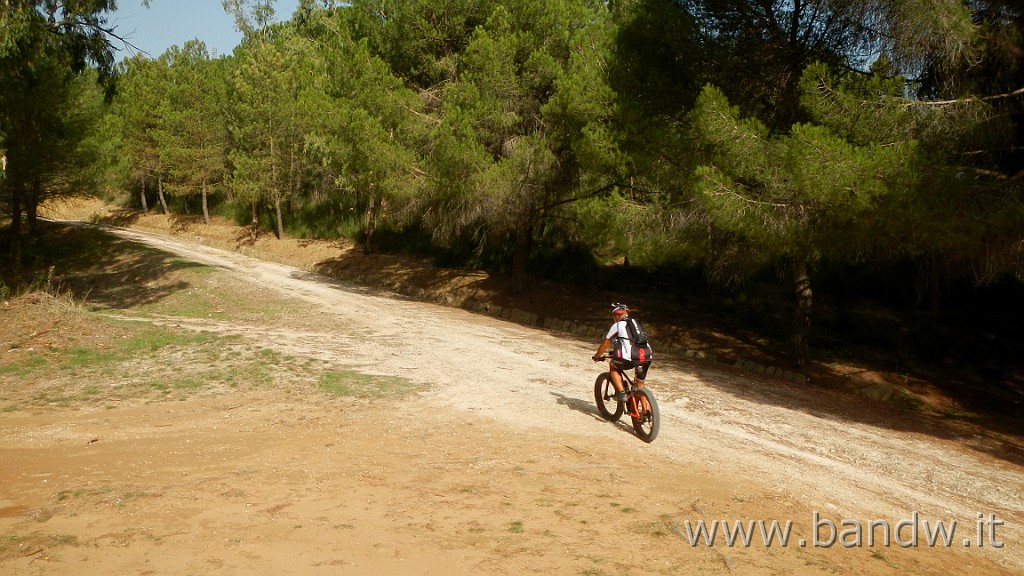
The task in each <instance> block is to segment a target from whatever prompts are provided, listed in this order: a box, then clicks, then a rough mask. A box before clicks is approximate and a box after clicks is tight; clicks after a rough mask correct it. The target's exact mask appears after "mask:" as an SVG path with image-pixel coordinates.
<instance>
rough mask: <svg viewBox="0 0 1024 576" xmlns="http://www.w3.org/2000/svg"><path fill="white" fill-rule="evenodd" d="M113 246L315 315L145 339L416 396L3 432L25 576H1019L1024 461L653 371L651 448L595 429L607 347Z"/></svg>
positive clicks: (223, 264) (4, 424)
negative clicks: (248, 353) (379, 384)
mask: <svg viewBox="0 0 1024 576" xmlns="http://www.w3.org/2000/svg"><path fill="white" fill-rule="evenodd" d="M118 234H120V235H122V236H124V237H126V238H130V239H132V240H135V241H138V242H143V243H146V244H149V245H151V246H153V247H155V248H158V249H160V250H164V251H167V252H171V253H174V254H178V255H180V256H182V257H184V258H187V259H190V260H193V261H196V262H201V263H203V264H207V265H209V266H212V267H215V268H217V269H219V270H220V272H218V274H223V275H226V276H227V277H231V278H234V279H236V280H244V282H245V283H246V285H247V286H249V288H248V289H247V290H246V292H245V293H243V294H240V295H239V297H240V298H261V297H263V295H269V294H273V295H274V297H275V298H285V299H288V300H289V301H292V302H294V303H295V305H296V309H297V310H301V313H299V314H295V315H292V316H290V317H288V318H286V319H285V320H280V319H276V320H274V321H268V322H266V323H262V322H255V321H254V322H252V323H245V324H239V323H230V322H224V321H216V320H206V319H194V318H184V317H151V318H147V319H146V321H151V322H156V323H167V324H173V325H175V326H181V327H185V328H190V329H194V330H197V331H207V332H213V333H218V334H233V335H238V336H240V337H242V338H244V339H246V340H248V341H252V342H254V343H255V344H257V345H258V346H260V347H263V348H267V349H272V350H274V351H276V352H279V353H282V354H288V355H292V356H294V357H297V358H311V359H316V360H319V361H326V362H329V363H331V364H332V365H336V366H337V367H338V368H351V369H355V370H359V371H361V372H364V373H367V374H375V375H386V376H401V377H403V378H405V379H408V380H409V381H411V382H414V383H418V384H421V385H422V386H423V389H422V390H423V391H422V392H421V393H419V394H417V395H416V396H415V397H413V398H412V399H407V400H402V401H399V402H395V403H392V402H386V401H361V400H345V399H336V398H327V397H324V396H305V395H302V394H298V393H296V391H294V390H290V389H289V387H288V385H287V382H280V383H278V385H277V386H275V387H273V388H269V389H265V390H261V391H259V392H251V391H250V392H231V391H227V392H224V393H222V394H219V395H216V396H213V397H196V398H192V399H188V400H183V401H178V402H164V403H151V404H142V405H134V406H128V407H123V408H118V409H108V410H103V411H71V410H66V411H58V412H46V413H41V414H22V413H12V414H6V415H0V440H2V449H0V455H2V459H3V465H2V470H0V535H7V538H8V540H9V543H8V545H7V547H6V549H7V550H8V553H7V554H6V556H2V557H0V572H3V573H5V574H61V573H66V572H70V571H73V572H74V573H76V574H103V573H119V574H128V573H137V574H195V573H200V572H202V573H208V572H212V573H217V574H318V573H323V574H349V573H351V574H461V573H467V574H468V573H474V574H525V573H534V572H546V573H552V574H650V573H654V574H679V573H700V574H705V573H706V574H835V573H841V574H889V573H897V572H898V573H904V574H947V573H950V571H953V572H954V573H963V574H999V573H1005V574H1016V573H1024V549H1022V545H1024V537H1022V536H1024V532H1022V525H1024V502H1022V495H1021V494H1022V488H1024V469H1022V467H1021V466H1019V465H1017V464H1015V463H1014V462H1015V461H1019V458H1007V457H1006V454H1003V453H1001V452H1000V451H1002V450H1019V448H1018V447H1017V446H1010V445H1002V446H996V447H994V448H993V451H992V453H986V452H984V451H980V450H977V449H973V448H965V447H964V445H963V443H962V442H961V439H959V438H957V437H955V436H953V435H952V433H951V432H949V431H947V430H944V429H941V428H928V429H925V427H923V426H919V425H917V424H916V423H914V422H907V421H905V420H904V419H903V418H904V416H903V415H901V413H900V412H899V411H898V410H896V409H892V410H886V409H884V407H883V408H882V409H880V410H868V409H865V408H864V406H863V405H862V403H860V402H857V401H855V400H851V398H850V397H848V396H842V395H840V394H838V393H836V394H833V393H831V392H828V391H826V390H815V389H813V388H807V387H799V386H796V385H793V384H791V383H788V382H784V381H781V380H775V379H771V378H768V377H765V376H760V375H759V376H754V375H751V374H744V373H742V372H740V371H737V370H732V369H730V368H726V367H721V366H708V365H702V364H693V363H688V362H687V361H684V360H683V359H679V358H673V357H671V356H670V355H667V354H660V355H659V354H658V351H657V347H656V346H655V353H656V361H655V365H654V368H653V369H652V372H651V375H650V380H649V382H650V384H651V386H652V388H653V390H654V391H655V393H656V394H657V398H658V400H659V402H660V405H661V414H662V418H663V421H662V425H661V434H660V436H659V437H658V438H657V440H656V441H655V442H654V443H652V444H649V445H648V444H644V443H642V442H641V441H639V440H638V439H637V438H636V437H635V436H634V435H633V434H632V432H631V430H630V428H629V427H628V425H627V424H625V423H621V424H618V425H616V424H610V423H607V422H604V421H602V420H601V419H600V418H599V417H598V415H597V412H596V410H595V409H594V406H593V400H592V397H591V394H592V390H591V386H592V382H593V380H594V377H595V376H596V374H597V373H598V372H599V371H600V366H599V365H595V364H593V363H592V362H591V361H590V355H591V354H592V353H593V350H594V348H595V347H596V344H597V343H596V342H585V341H580V340H577V339H573V338H570V337H567V336H566V335H564V334H557V333H552V332H547V331H543V330H538V329H534V328H529V327H523V326H519V325H516V324H512V323H509V322H505V321H502V320H498V319H494V318H490V317H485V316H480V315H473V314H471V313H469V312H466V311H464V310H460V309H455V308H448V307H443V306H438V305H433V304H426V303H422V302H416V301H411V300H408V299H403V298H400V297H397V296H395V295H391V294H385V293H374V292H373V291H368V290H366V289H362V288H357V287H354V286H345V285H343V284H342V283H340V282H338V281H334V280H329V279H326V278H324V277H319V276H316V275H313V274H310V273H307V272H303V271H300V270H297V269H294V268H290V267H287V266H283V265H279V264H274V263H268V262H265V261H261V260H256V259H252V258H248V257H245V256H242V255H240V254H238V253H234V252H229V251H223V250H218V249H215V248H210V247H207V246H203V245H200V244H196V243H192V242H188V241H186V240H184V239H182V238H179V237H173V236H163V235H155V234H147V233H142V232H139V231H131V230H121V231H119V232H118ZM655 345H656V342H655ZM3 377H4V378H6V376H3ZM11 385H16V384H15V383H14V382H7V383H5V384H4V386H11ZM977 444H978V443H977V442H975V443H974V445H977ZM1017 456H1019V455H1017ZM701 521H703V522H704V523H705V526H707V527H710V526H711V523H712V522H714V521H718V522H723V523H727V524H728V526H729V528H734V527H735V526H736V523H740V524H741V525H742V526H743V527H744V528H749V529H750V530H751V532H752V537H753V538H752V541H751V543H750V544H749V545H744V544H742V543H734V544H733V545H731V546H730V545H728V544H727V543H726V542H725V536H726V534H725V532H726V531H725V526H722V527H721V528H720V529H719V531H718V532H717V535H716V542H715V545H714V546H710V545H708V544H707V542H706V541H705V540H703V539H700V541H699V542H698V541H697V540H698V539H697V538H696V537H695V536H693V534H692V532H693V530H694V528H695V527H696V526H697V525H698V522H701ZM762 521H763V523H764V526H765V528H766V529H770V528H771V522H772V521H777V522H778V523H779V527H780V528H782V527H784V526H785V524H786V523H787V521H789V522H791V523H792V524H791V526H790V527H791V530H790V532H789V539H788V541H787V542H786V544H785V545H783V544H782V543H780V542H779V540H778V539H776V540H775V541H774V542H773V543H772V545H771V546H767V545H766V544H765V543H764V536H765V533H764V531H762V530H761V529H760V527H761V524H760V523H761V522H762ZM938 522H942V525H943V526H944V527H946V528H950V527H952V523H953V522H956V531H955V533H954V534H952V535H951V536H950V537H949V544H948V545H945V544H943V543H941V542H936V543H935V545H934V546H933V545H930V543H929V541H928V540H929V539H931V540H933V541H934V540H935V538H936V533H935V532H934V530H935V529H936V526H937V523H938ZM858 530H859V531H858ZM780 535H781V534H780ZM777 536H778V535H777ZM944 536H945V534H938V536H937V537H938V539H939V540H941V539H942V538H943V537H944ZM886 537H887V538H888V543H886V540H885V539H886ZM13 538H16V539H20V540H18V541H17V542H14V541H12V539H13ZM871 539H873V541H871ZM1000 545H1002V546H1001V547H1000ZM951 567H952V568H951Z"/></svg>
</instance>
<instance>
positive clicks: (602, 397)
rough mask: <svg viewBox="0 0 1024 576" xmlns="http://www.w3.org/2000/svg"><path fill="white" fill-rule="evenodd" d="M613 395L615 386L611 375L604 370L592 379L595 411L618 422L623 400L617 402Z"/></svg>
mask: <svg viewBox="0 0 1024 576" xmlns="http://www.w3.org/2000/svg"><path fill="white" fill-rule="evenodd" d="M613 396H615V386H614V385H613V384H612V377H611V375H609V374H608V373H607V372H605V373H604V374H601V375H600V376H598V377H597V380H595V381H594V402H595V403H597V411H598V412H600V413H601V417H603V418H604V419H605V420H610V421H612V422H618V420H619V418H621V417H622V412H623V410H624V409H625V406H624V405H623V404H624V403H623V402H617V401H616V400H615V399H614V398H613Z"/></svg>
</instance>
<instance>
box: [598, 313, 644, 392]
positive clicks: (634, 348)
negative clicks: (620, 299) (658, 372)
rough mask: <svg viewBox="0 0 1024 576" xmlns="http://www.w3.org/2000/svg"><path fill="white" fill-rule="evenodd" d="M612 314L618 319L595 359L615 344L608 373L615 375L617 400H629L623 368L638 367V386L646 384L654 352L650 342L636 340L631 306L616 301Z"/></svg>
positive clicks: (614, 382)
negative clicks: (623, 378) (633, 336)
mask: <svg viewBox="0 0 1024 576" xmlns="http://www.w3.org/2000/svg"><path fill="white" fill-rule="evenodd" d="M612 316H613V317H614V318H615V323H614V324H612V326H611V328H609V329H608V333H607V334H606V335H605V337H604V341H603V342H601V345H600V346H599V347H598V348H597V353H596V354H594V356H593V360H594V362H600V361H601V357H602V356H603V355H604V353H605V352H606V351H608V348H609V347H611V348H612V352H611V354H610V356H609V360H608V373H609V374H610V375H611V379H612V386H614V387H615V392H616V394H615V396H614V398H615V400H616V401H617V402H623V401H625V400H626V392H625V389H624V388H623V386H622V371H623V370H631V369H635V370H636V371H635V372H634V376H635V378H634V381H635V382H636V385H637V387H638V388H643V387H644V380H646V379H647V369H648V368H650V366H651V360H653V359H654V354H653V352H652V351H651V346H650V344H644V345H638V344H635V343H634V342H633V338H632V336H631V335H630V334H631V332H630V327H629V306H626V305H625V304H617V303H616V304H612Z"/></svg>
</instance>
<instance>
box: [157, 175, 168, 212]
mask: <svg viewBox="0 0 1024 576" xmlns="http://www.w3.org/2000/svg"><path fill="white" fill-rule="evenodd" d="M156 194H157V196H158V197H159V198H160V207H161V208H162V209H163V211H164V215H165V216H166V215H168V214H170V213H171V212H170V210H168V209H167V199H166V198H164V179H163V178H157V180H156Z"/></svg>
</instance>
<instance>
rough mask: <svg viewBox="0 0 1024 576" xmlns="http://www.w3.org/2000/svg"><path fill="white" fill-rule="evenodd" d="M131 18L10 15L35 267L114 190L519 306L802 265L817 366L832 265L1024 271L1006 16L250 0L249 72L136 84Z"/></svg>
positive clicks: (959, 279) (737, 5)
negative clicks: (465, 269) (53, 212)
mask: <svg viewBox="0 0 1024 576" xmlns="http://www.w3.org/2000/svg"><path fill="white" fill-rule="evenodd" d="M113 6H114V3H113V2H109V1H108V2H100V1H93V2H76V3H66V2H55V1H51V0H46V1H35V2H30V1H25V0H23V1H16V2H13V3H12V2H5V3H4V5H3V6H2V7H0V23H2V24H3V32H2V35H0V66H2V68H0V81H2V92H0V105H2V108H0V109H2V115H0V149H2V150H4V151H5V154H6V169H5V171H4V172H3V176H2V178H3V180H2V181H0V199H2V206H3V213H4V214H5V215H7V216H9V217H11V218H12V220H11V222H12V224H11V226H10V232H9V234H8V239H9V240H8V243H9V246H10V250H9V254H10V256H11V258H14V259H17V258H19V257H21V238H22V237H23V236H24V235H25V234H26V233H27V232H26V228H27V229H28V230H31V228H32V225H33V222H34V219H35V217H34V214H35V207H36V206H37V205H38V204H39V202H41V201H43V200H44V199H45V198H47V197H49V196H52V195H64V194H76V193H93V192H98V191H102V192H104V193H106V194H113V193H115V191H117V192H124V193H127V194H129V195H130V200H129V201H130V202H132V203H133V204H134V205H136V206H138V207H140V208H141V209H143V210H147V211H148V210H151V209H157V208H156V207H157V206H159V209H160V210H163V211H165V212H182V213H184V212H190V213H191V212H197V213H201V214H203V215H204V217H205V218H207V219H209V215H210V211H211V209H212V210H216V211H218V212H220V213H221V214H224V215H228V216H230V217H232V218H235V219H236V220H238V221H239V222H244V223H246V224H248V225H251V226H252V231H253V234H254V235H255V234H258V233H260V232H261V231H269V232H273V233H275V234H277V235H296V236H306V237H328V238H329V237H349V238H353V239H357V240H358V241H360V242H361V243H362V244H363V245H364V246H365V247H366V248H367V249H368V250H373V249H375V247H377V246H379V245H380V244H381V243H383V242H388V243H404V244H412V243H415V244H416V245H418V246H424V245H425V246H428V247H429V249H430V250H431V251H433V252H434V253H435V254H445V255H447V258H449V259H452V260H458V261H460V262H461V263H464V264H472V265H477V266H486V267H490V268H495V269H501V270H504V271H507V272H508V273H509V274H510V275H511V277H512V279H513V281H514V284H516V285H520V286H521V285H522V284H523V283H524V282H526V279H527V277H528V275H529V274H531V273H536V272H537V271H538V270H539V269H550V268H551V263H553V262H559V263H560V264H558V266H561V267H563V273H565V274H585V273H587V272H588V271H589V270H592V269H596V268H597V267H599V266H601V265H605V264H608V263H619V264H622V265H624V266H628V267H632V268H633V269H638V270H644V271H662V272H664V271H668V270H672V271H679V270H687V271H699V272H700V274H701V275H702V276H703V277H704V278H705V279H707V281H708V282H709V283H710V284H711V285H713V286H719V287H735V286H741V285H743V284H744V283H746V282H749V281H750V280H751V279H753V278H758V277H763V276H764V275H765V274H766V273H779V274H780V275H781V276H780V277H782V278H785V279H786V282H788V283H789V284H790V286H791V287H792V290H793V294H794V295H795V300H794V310H795V314H794V321H795V327H794V330H793V334H794V339H793V344H794V353H795V358H796V359H797V360H798V361H799V360H802V359H803V358H804V354H805V353H806V346H807V342H806V337H807V333H808V329H809V326H810V322H811V315H812V303H813V301H812V288H813V286H814V279H815V274H816V272H817V271H819V270H823V269H829V270H842V271H843V272H842V273H841V274H845V275H848V276H853V275H857V276H858V277H859V278H860V280H858V282H859V283H860V284H861V285H862V284H863V283H874V284H875V285H877V286H879V287H892V286H893V285H894V282H893V276H894V275H895V276H897V277H898V279H899V282H904V283H907V285H911V286H912V287H913V289H914V293H915V295H916V300H917V302H918V303H922V304H930V305H938V304H940V303H941V299H942V297H943V295H945V294H946V293H947V292H948V291H949V290H951V289H952V288H953V287H956V286H960V285H963V284H964V283H968V284H971V285H982V284H987V283H993V282H1003V281H1009V282H1019V281H1020V280H1021V277H1022V268H1021V265H1022V262H1024V250H1022V247H1024V244H1022V243H1024V221H1022V220H1024V194H1022V190H1021V179H1022V176H1024V172H1022V168H1021V167H1022V166H1024V148H1022V145H1024V132H1022V130H1024V128H1022V126H1024V123H1022V119H1024V118H1022V113H1024V66H1022V61H1024V36H1022V34H1024V8H1021V6H1020V5H1019V4H1018V3H1016V2H1013V1H1011V0H968V1H961V0H940V1H934V0H931V1H927V2H924V1H898V0H848V1H844V2H834V1H827V2H826V1H824V0H788V1H782V0H776V1H758V2H754V1H749V0H747V1H744V0H703V1H700V0H620V1H616V2H602V1H598V0H544V1H541V0H505V1H498V0H404V1H401V2H395V1H393V0H354V1H352V2H344V3H343V2H334V1H330V0H320V1H313V0H303V1H302V2H301V5H300V7H299V9H298V10H297V11H296V12H295V13H294V14H293V15H292V17H291V19H290V20H288V21H286V22H283V23H273V22H274V19H273V10H272V6H273V2H268V1H251V0H250V1H248V2H246V1H242V0H228V1H226V2H224V6H225V9H226V10H228V11H229V12H231V13H232V14H234V16H235V17H236V21H237V23H238V26H239V29H240V30H242V31H243V32H244V33H245V37H244V40H243V42H242V43H241V44H240V45H239V46H238V47H237V48H236V50H235V51H234V53H233V54H231V55H230V56H226V57H220V58H213V57H211V55H210V54H209V52H208V51H207V49H206V47H205V46H204V45H203V44H202V43H201V42H198V41H192V42H189V43H187V44H185V45H184V46H182V47H173V48H172V49H170V50H169V51H168V52H167V53H165V54H162V55H159V56H158V57H155V58H153V57H148V56H145V55H135V56H133V57H130V58H128V59H126V60H124V61H123V62H122V63H121V64H120V65H118V66H117V67H116V69H115V68H114V67H112V60H111V58H110V49H111V47H114V46H116V45H117V36H116V31H115V30H111V29H108V28H106V27H105V24H106V21H105V19H104V18H103V14H104V13H105V12H106V11H107V10H110V9H111V8H113ZM61 22H64V24H61ZM99 40H104V41H105V42H106V44H102V43H99V44H98V42H99ZM97 71H98V74H97ZM97 79H100V80H102V81H101V82H97ZM107 79H111V81H110V82H108V81H107ZM105 89H106V90H107V93H108V96H109V97H108V98H107V99H106V100H104V99H103V96H104V92H103V91H104V90H105ZM22 222H26V223H27V227H26V226H23V225H22ZM865 279H866V280H865Z"/></svg>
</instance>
